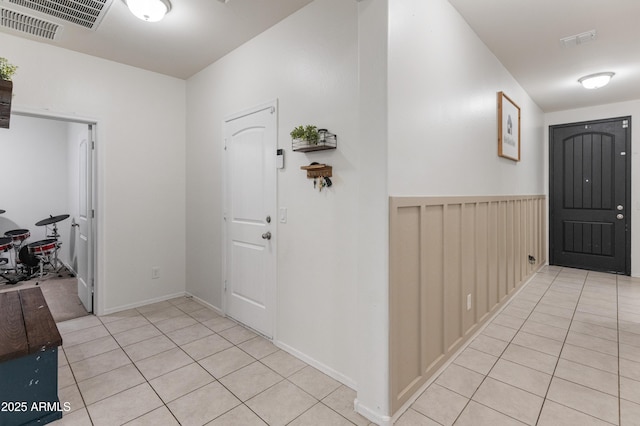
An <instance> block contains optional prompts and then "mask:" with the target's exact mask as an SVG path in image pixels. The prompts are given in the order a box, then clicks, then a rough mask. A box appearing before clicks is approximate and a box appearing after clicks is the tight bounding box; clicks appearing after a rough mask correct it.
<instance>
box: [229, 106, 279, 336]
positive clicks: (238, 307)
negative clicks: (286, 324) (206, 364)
mask: <svg viewBox="0 0 640 426" xmlns="http://www.w3.org/2000/svg"><path fill="white" fill-rule="evenodd" d="M276 122H277V120H276V104H275V103H273V104H269V105H267V106H262V107H259V108H256V109H254V110H252V111H250V112H247V113H243V114H239V115H237V116H235V117H233V118H231V119H228V120H226V121H225V123H224V138H225V152H226V164H225V166H226V168H225V170H226V172H225V174H226V184H225V192H226V194H225V224H226V244H225V256H226V259H225V310H226V313H227V315H229V316H230V317H232V318H234V319H236V320H238V321H240V322H241V323H243V324H246V325H248V326H249V327H251V328H253V329H254V330H256V331H258V332H260V333H262V334H264V335H265V336H267V337H270V338H271V337H273V322H274V307H275V283H276V278H275V277H276V250H275V248H276V247H275V237H276V236H275V229H276V228H275V223H276V164H275V160H276V145H277V131H276Z"/></svg>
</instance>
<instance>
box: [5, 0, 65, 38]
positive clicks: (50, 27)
mask: <svg viewBox="0 0 640 426" xmlns="http://www.w3.org/2000/svg"><path fill="white" fill-rule="evenodd" d="M0 27H2V28H8V29H11V30H14V31H18V32H21V33H27V34H30V35H32V36H35V37H40V38H45V39H47V40H57V39H58V37H59V36H60V33H61V32H62V30H63V28H64V27H63V26H62V25H60V24H56V23H55V22H50V21H46V20H44V19H41V18H36V17H35V16H31V15H27V14H25V13H22V12H17V11H15V10H10V9H6V8H4V7H2V6H0Z"/></svg>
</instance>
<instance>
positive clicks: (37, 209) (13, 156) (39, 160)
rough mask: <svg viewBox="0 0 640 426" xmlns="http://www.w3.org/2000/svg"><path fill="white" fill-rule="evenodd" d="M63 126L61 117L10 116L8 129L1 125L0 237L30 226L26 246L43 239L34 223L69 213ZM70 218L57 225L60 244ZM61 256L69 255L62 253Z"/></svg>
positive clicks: (42, 229) (41, 228) (42, 231)
mask: <svg viewBox="0 0 640 426" xmlns="http://www.w3.org/2000/svg"><path fill="white" fill-rule="evenodd" d="M66 144H67V126H66V124H65V123H63V122H61V121H55V120H38V119H34V118H31V117H24V116H19V115H12V116H11V127H10V129H8V130H7V129H0V152H2V160H0V164H1V166H0V169H1V170H2V175H1V177H0V185H1V186H0V194H1V196H0V208H1V209H3V210H6V211H7V212H6V213H4V214H3V215H0V235H2V236H4V233H5V232H6V231H9V230H12V229H28V230H29V231H30V233H31V237H30V238H29V239H28V240H26V241H25V242H24V244H29V243H33V242H36V241H38V240H43V239H45V238H46V230H45V227H44V226H35V223H36V222H38V221H40V220H42V219H45V218H47V217H49V215H52V216H57V215H60V214H65V213H67V198H68V194H69V190H68V187H67V168H68V161H67V145H66ZM69 228H70V222H69V221H66V222H60V223H58V233H59V234H60V236H61V238H60V241H62V242H63V246H65V245H67V244H68V240H69ZM59 256H60V258H61V260H63V261H64V262H66V261H67V260H68V258H67V257H66V256H65V255H64V253H62V252H60V253H59Z"/></svg>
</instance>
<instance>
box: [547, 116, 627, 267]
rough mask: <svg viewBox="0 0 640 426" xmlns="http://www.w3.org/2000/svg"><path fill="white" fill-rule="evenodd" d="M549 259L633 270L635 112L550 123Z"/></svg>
mask: <svg viewBox="0 0 640 426" xmlns="http://www.w3.org/2000/svg"><path fill="white" fill-rule="evenodd" d="M549 144H550V147H549V233H550V236H549V237H550V238H549V263H550V264H551V265H559V266H569V267H574V268H581V269H589V270H595V271H603V272H612V273H616V274H625V275H631V150H630V148H631V117H619V118H611V119H604V120H596V121H588V122H580V123H571V124H563V125H557V126H550V127H549Z"/></svg>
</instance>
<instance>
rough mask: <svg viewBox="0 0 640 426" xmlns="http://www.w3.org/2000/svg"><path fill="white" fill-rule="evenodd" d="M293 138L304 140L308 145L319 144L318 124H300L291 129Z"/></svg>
mask: <svg viewBox="0 0 640 426" xmlns="http://www.w3.org/2000/svg"><path fill="white" fill-rule="evenodd" d="M291 138H292V139H293V140H294V142H295V141H296V140H298V141H304V142H305V143H306V144H307V145H317V144H318V128H317V127H316V126H312V125H310V124H309V125H307V126H298V127H296V128H294V129H293V130H292V131H291Z"/></svg>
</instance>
